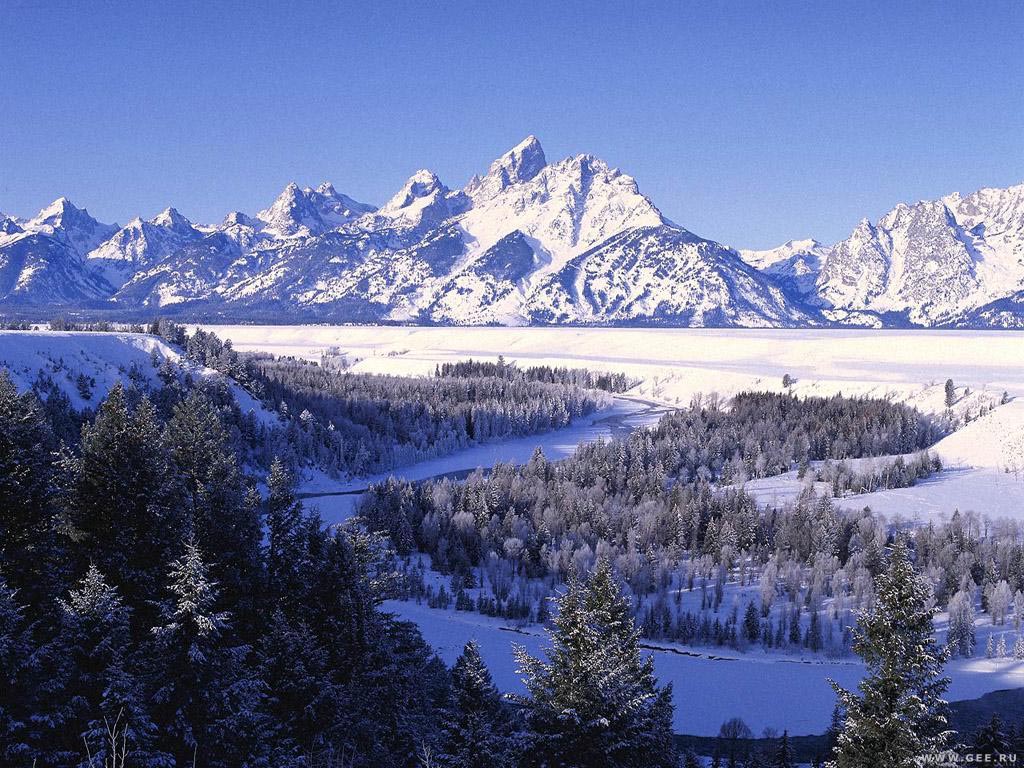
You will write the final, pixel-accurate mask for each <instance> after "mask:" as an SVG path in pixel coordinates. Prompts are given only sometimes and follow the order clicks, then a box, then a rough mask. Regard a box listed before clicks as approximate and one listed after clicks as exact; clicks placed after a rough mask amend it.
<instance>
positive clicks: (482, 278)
mask: <svg viewBox="0 0 1024 768" xmlns="http://www.w3.org/2000/svg"><path fill="white" fill-rule="evenodd" d="M30 237H31V238H34V239H31V240H29V239H28V238H30ZM45 238H48V240H47V239H45ZM2 304H7V305H19V306H23V305H24V306H37V307H43V308H45V307H47V306H51V305H61V306H65V307H68V306H71V307H78V308H84V309H91V310H95V309H100V308H102V309H107V310H112V311H117V310H123V311H133V310H134V311H137V310H139V309H144V308H146V309H148V308H152V307H163V308H166V309H168V310H169V311H173V312H177V313H179V314H188V313H190V312H207V311H211V310H212V311H215V312H217V313H218V314H220V315H222V316H225V317H235V318H238V319H245V318H246V317H252V316H255V315H260V316H263V317H266V316H281V317H282V319H284V318H308V319H316V320H321V321H340V322H345V321H348V322H351V321H362V322H404V323H441V324H455V325H466V324H484V325H488V324H505V325H523V324H531V323H532V324H543V323H587V324H638V325H649V324H662V325H689V324H693V325H730V326H731V325H750V326H756V327H761V326H780V327H791V326H797V325H808V326H817V325H833V324H838V325H858V326H875V327H880V326H887V325H895V326H942V327H945V326H985V327H1020V326H1022V325H1024V320H1022V318H1024V185H1020V186H1017V187H1010V188H1008V189H983V190H980V191H978V192H975V193H973V194H971V195H966V196H961V195H959V194H954V195H950V196H947V197H945V198H942V199H941V200H936V201H924V202H919V203H916V204H914V205H906V204H900V205H898V206H897V207H896V208H894V209H893V210H892V211H890V212H889V213H888V214H886V215H885V216H883V217H882V218H881V219H880V220H879V221H878V222H876V223H874V224H872V223H871V222H868V221H867V220H864V221H862V222H861V223H860V225H858V227H857V228H856V229H855V230H854V232H853V233H852V234H851V236H850V237H849V238H847V239H846V240H844V241H842V242H840V243H838V244H836V245H835V246H832V247H826V246H823V245H821V244H820V243H818V242H817V241H815V240H809V239H808V240H793V241H790V242H788V243H785V244H784V245H782V246H779V247H778V248H773V249H769V250H764V251H753V250H744V251H740V252H737V251H735V250H733V249H731V248H728V247H726V246H723V245H720V244H718V243H715V242H714V241H711V240H707V239H704V238H700V237H697V236H695V235H692V234H691V233H689V232H687V231H686V230H685V229H683V228H681V227H679V226H678V225H676V224H674V223H673V222H671V221H669V220H668V219H667V218H665V217H664V216H663V215H662V213H661V212H660V211H659V210H658V208H657V207H656V206H655V205H654V203H653V202H652V201H651V200H650V199H649V198H647V197H646V196H645V195H643V194H642V193H641V192H640V190H639V188H638V186H637V184H636V181H635V180H634V179H633V178H632V177H630V176H628V175H626V174H624V173H622V172H621V171H619V170H617V169H615V168H612V167H610V166H609V165H608V164H607V163H605V162H603V161H602V160H600V159H598V158H596V157H594V156H592V155H586V154H580V155H575V156H572V157H567V158H565V159H562V160H558V161H556V162H549V161H548V159H547V157H546V155H545V153H544V150H543V148H542V147H541V144H540V142H539V141H538V140H537V138H536V137H535V136H528V137H527V138H526V139H524V140H523V141H522V142H520V143H519V144H517V145H516V146H515V147H513V148H512V149H510V150H509V151H507V152H505V153H504V154H502V155H501V156H500V157H498V158H497V159H496V160H494V162H492V163H491V164H490V166H489V168H488V170H487V172H486V173H485V174H483V175H482V176H475V177H473V179H471V180H470V182H469V183H468V184H467V185H466V186H465V187H464V188H462V189H454V188H451V187H449V186H447V185H445V184H444V183H443V182H442V181H441V180H440V179H439V178H438V176H437V174H435V173H433V172H432V171H429V170H420V171H417V172H415V173H414V174H413V175H412V176H410V177H409V179H408V180H407V181H406V182H405V184H403V186H402V187H401V189H400V190H399V191H398V192H397V193H396V194H395V195H394V196H392V198H391V199H390V200H388V201H387V202H386V203H385V204H384V205H383V206H382V207H381V208H379V209H375V208H373V206H370V205H366V204H364V203H360V202H357V201H356V200H354V199H353V198H351V197H349V196H348V195H345V194H342V193H339V192H338V191H337V190H336V189H335V188H334V187H333V186H332V185H330V184H327V183H324V184H321V185H320V186H318V187H316V188H311V187H299V185H297V184H294V183H292V184H289V185H288V186H286V187H285V189H284V190H283V191H282V192H281V194H280V195H278V197H277V198H276V199H275V200H274V201H273V202H272V203H271V204H270V205H269V206H268V207H267V208H265V209H264V210H262V211H260V212H259V213H257V214H256V216H255V217H250V216H248V215H246V214H244V213H242V212H237V211H236V212H234V213H231V214H229V215H228V216H227V217H225V219H224V220H223V221H222V222H221V223H219V224H215V225H201V224H193V223H192V222H189V221H187V220H186V219H184V217H181V216H180V214H177V212H176V211H174V209H168V210H167V211H165V212H164V213H163V214H161V215H160V216H158V217H156V218H154V219H152V220H150V221H142V220H141V219H133V220H132V221H131V222H129V224H128V225H127V226H126V227H124V228H120V229H119V228H117V227H114V226H108V225H104V224H100V223H99V222H97V221H96V220H95V219H93V218H92V217H91V216H89V214H88V213H87V212H86V211H85V210H83V209H78V208H76V207H74V206H73V205H71V204H70V203H69V202H68V201H67V200H65V199H63V198H61V199H59V200H57V201H55V202H54V203H53V204H51V205H50V206H48V207H47V208H45V209H43V210H42V211H40V213H39V214H38V215H37V216H35V217H34V218H32V219H30V220H28V221H20V220H17V219H15V218H13V217H3V218H0V305H2Z"/></svg>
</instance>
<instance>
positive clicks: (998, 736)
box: [974, 712, 1012, 761]
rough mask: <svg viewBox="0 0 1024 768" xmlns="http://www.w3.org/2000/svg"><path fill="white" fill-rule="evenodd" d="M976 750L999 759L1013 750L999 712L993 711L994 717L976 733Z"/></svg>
mask: <svg viewBox="0 0 1024 768" xmlns="http://www.w3.org/2000/svg"><path fill="white" fill-rule="evenodd" d="M974 751H975V752H977V753H979V754H982V755H991V756H992V758H994V759H995V760H996V761H998V756H999V755H1008V754H1010V753H1011V752H1012V747H1011V744H1010V739H1009V737H1008V736H1007V734H1006V732H1005V731H1004V730H1003V720H1002V718H1001V717H999V713H998V712H993V713H992V719H991V720H989V721H988V723H987V724H986V725H983V726H982V727H981V728H979V729H978V731H977V732H976V733H975V734H974Z"/></svg>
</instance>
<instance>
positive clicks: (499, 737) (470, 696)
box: [437, 640, 515, 768]
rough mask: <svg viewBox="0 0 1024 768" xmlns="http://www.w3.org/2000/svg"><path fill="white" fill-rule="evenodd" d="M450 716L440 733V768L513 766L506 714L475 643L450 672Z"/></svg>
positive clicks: (499, 767)
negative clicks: (451, 703) (451, 700)
mask: <svg viewBox="0 0 1024 768" xmlns="http://www.w3.org/2000/svg"><path fill="white" fill-rule="evenodd" d="M452 697H453V699H454V701H453V707H452V713H451V715H450V716H449V718H448V720H447V722H446V723H445V725H444V728H443V729H442V736H441V742H440V744H439V746H438V752H437V763H438V765H439V766H442V768H490V767H491V766H493V767H494V768H501V767H502V766H510V765H513V764H514V758H515V754H514V750H513V738H512V729H511V722H510V718H509V714H508V713H507V712H506V711H505V709H504V705H503V704H502V702H501V695H500V694H499V693H498V690H497V689H496V688H495V687H494V682H493V681H492V680H491V673H490V671H488V669H487V666H486V665H485V664H484V661H483V659H482V658H481V657H480V648H479V646H478V645H477V644H476V642H474V641H472V640H471V641H470V642H468V643H466V646H465V648H463V650H462V655H460V656H459V658H458V659H457V660H456V662H455V666H454V667H453V668H452Z"/></svg>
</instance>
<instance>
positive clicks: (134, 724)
mask: <svg viewBox="0 0 1024 768" xmlns="http://www.w3.org/2000/svg"><path fill="white" fill-rule="evenodd" d="M60 607H61V614H62V615H61V628H60V635H59V637H58V639H57V643H56V647H57V652H58V653H59V654H60V656H61V658H62V659H63V661H64V668H65V669H66V670H67V678H66V679H65V680H63V681H62V688H61V690H60V692H59V698H60V699H61V701H62V702H63V706H64V707H65V718H66V719H65V723H64V726H63V727H62V728H61V729H60V730H61V733H60V735H61V736H62V737H63V739H64V742H65V745H66V748H67V750H68V751H69V752H70V753H75V754H79V755H80V757H79V760H80V762H81V764H82V765H83V766H87V765H89V763H90V760H89V756H90V755H91V757H92V759H93V760H95V761H97V762H99V763H104V762H105V761H108V760H111V759H112V757H113V756H112V754H111V752H110V749H111V744H110V739H109V734H110V729H112V728H113V727H114V726H113V724H114V723H117V730H118V733H119V735H120V738H119V742H120V746H121V747H122V748H123V751H124V754H125V757H126V759H129V760H130V761H131V763H132V764H133V765H139V766H146V765H157V764H159V762H160V760H161V756H160V755H158V754H156V753H154V752H153V751H152V750H151V748H150V745H151V744H152V741H153V737H154V730H155V728H154V725H153V723H152V721H151V720H150V718H149V716H148V714H147V712H146V710H145V694H144V692H143V688H142V684H141V681H140V680H138V679H136V677H135V675H134V671H133V670H132V669H131V667H130V663H131V659H130V654H131V637H130V632H129V614H130V611H129V609H128V608H127V607H126V606H125V605H124V602H123V601H122V600H121V597H120V596H119V595H118V594H117V590H116V589H115V588H114V587H112V586H110V585H108V584H107V583H106V580H105V579H104V578H103V574H101V573H100V571H99V569H97V568H96V566H94V565H91V566H89V570H88V571H87V572H86V574H85V576H84V577H82V580H81V581H79V582H78V584H77V585H76V586H75V588H74V589H72V590H71V591H70V592H69V594H68V597H67V599H66V600H61V601H60Z"/></svg>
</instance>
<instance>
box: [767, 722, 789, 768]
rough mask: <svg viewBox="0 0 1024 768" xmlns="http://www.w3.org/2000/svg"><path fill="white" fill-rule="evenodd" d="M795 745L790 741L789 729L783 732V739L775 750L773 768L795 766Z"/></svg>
mask: <svg viewBox="0 0 1024 768" xmlns="http://www.w3.org/2000/svg"><path fill="white" fill-rule="evenodd" d="M793 759H794V758H793V745H792V744H790V743H789V731H783V732H782V739H780V740H779V746H778V748H777V749H776V750H775V757H774V759H773V760H772V768H793Z"/></svg>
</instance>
